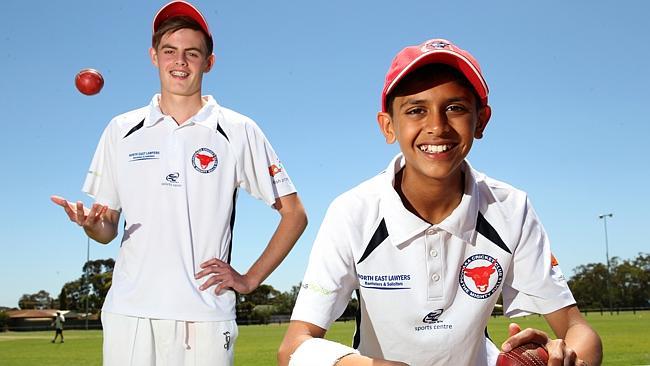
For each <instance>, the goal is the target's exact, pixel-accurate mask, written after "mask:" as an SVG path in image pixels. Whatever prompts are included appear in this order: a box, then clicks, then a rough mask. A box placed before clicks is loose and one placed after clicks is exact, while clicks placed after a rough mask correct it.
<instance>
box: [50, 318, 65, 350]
mask: <svg viewBox="0 0 650 366" xmlns="http://www.w3.org/2000/svg"><path fill="white" fill-rule="evenodd" d="M63 323H65V317H63V314H61V312H60V311H57V312H56V317H55V318H54V321H53V322H52V324H51V326H53V327H54V331H55V333H54V339H52V343H54V342H55V341H56V338H57V337H58V336H59V335H61V343H63Z"/></svg>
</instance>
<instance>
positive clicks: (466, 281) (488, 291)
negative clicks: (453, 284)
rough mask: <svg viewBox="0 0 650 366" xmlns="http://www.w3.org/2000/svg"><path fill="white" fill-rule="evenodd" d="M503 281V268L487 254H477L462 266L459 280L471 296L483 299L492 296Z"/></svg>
mask: <svg viewBox="0 0 650 366" xmlns="http://www.w3.org/2000/svg"><path fill="white" fill-rule="evenodd" d="M502 281H503V268H501V265H500V264H499V262H497V260H496V259H495V258H493V257H491V256H489V255H487V254H475V255H472V256H471V257H469V258H467V259H466V260H465V262H463V265H462V266H461V267H460V274H459V278H458V282H459V283H460V287H461V288H462V289H463V291H465V293H466V294H468V295H469V296H471V297H473V298H475V299H479V300H483V299H487V298H488V297H490V296H492V294H494V293H495V292H496V291H497V289H498V288H499V285H501V282H502Z"/></svg>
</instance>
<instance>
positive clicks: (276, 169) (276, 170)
mask: <svg viewBox="0 0 650 366" xmlns="http://www.w3.org/2000/svg"><path fill="white" fill-rule="evenodd" d="M278 173H282V164H280V163H278V164H277V165H276V164H272V165H271V166H270V167H269V174H270V175H271V177H275V175H276V174H278Z"/></svg>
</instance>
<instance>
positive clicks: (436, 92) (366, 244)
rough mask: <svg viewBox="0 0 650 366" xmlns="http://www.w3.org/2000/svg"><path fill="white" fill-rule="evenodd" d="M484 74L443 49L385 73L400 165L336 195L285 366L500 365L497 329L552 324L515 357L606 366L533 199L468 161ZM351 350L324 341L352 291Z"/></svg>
mask: <svg viewBox="0 0 650 366" xmlns="http://www.w3.org/2000/svg"><path fill="white" fill-rule="evenodd" d="M490 115H491V109H490V107H489V105H488V86H487V83H486V82H485V79H484V78H483V76H482V74H481V69H480V67H479V64H478V62H477V61H476V60H475V59H474V57H472V56H471V55H470V54H469V53H468V52H466V51H464V50H462V49H460V48H458V47H457V46H455V45H453V44H452V43H451V42H449V41H447V40H444V39H433V40H429V41H427V42H425V43H423V44H421V45H416V46H411V47H407V48H405V49H403V50H402V51H401V52H399V53H398V54H397V56H396V57H395V59H394V60H393V63H392V65H391V67H390V69H389V71H388V74H387V75H386V81H385V85H384V89H383V91H382V105H381V112H379V114H378V116H377V120H378V122H379V127H380V129H381V131H382V133H383V135H384V136H385V138H386V142H387V143H389V144H392V143H395V142H397V143H399V146H400V150H401V153H400V154H398V155H397V156H396V157H395V158H394V159H393V161H391V163H390V164H389V165H388V167H387V169H386V170H385V171H384V172H382V173H380V174H379V175H377V176H376V177H374V178H372V179H370V180H368V181H366V182H364V183H362V184H361V185H359V186H357V187H356V188H353V189H352V190H350V191H348V192H346V193H344V194H343V195H341V196H339V197H338V198H337V199H336V200H334V202H333V203H332V204H331V206H330V207H329V209H328V212H327V214H326V216H325V218H324V220H323V223H322V226H321V228H320V231H319V233H318V236H317V238H316V240H315V243H314V246H313V249H312V253H311V257H310V260H309V265H308V267H307V271H306V274H305V277H304V280H303V282H302V288H301V290H300V294H299V296H298V299H297V301H296V305H295V307H294V310H293V314H292V321H291V323H290V325H289V329H288V330H287V333H286V335H285V338H284V341H283V342H282V345H281V347H280V351H279V355H278V360H279V362H280V365H283V366H284V365H287V364H288V365H290V366H307V365H309V366H332V365H334V364H336V365H337V366H345V365H375V366H377V365H405V364H408V365H412V366H431V365H494V364H495V362H496V358H497V356H498V353H499V350H498V349H497V347H496V346H495V345H494V344H493V343H492V342H491V341H490V339H489V338H488V336H487V328H486V327H487V323H488V319H489V317H490V314H491V312H492V309H493V308H494V306H495V304H496V301H497V298H498V297H499V294H502V295H503V309H504V313H505V314H506V315H507V316H521V315H526V314H530V313H538V314H544V317H545V318H546V320H547V322H548V323H549V325H550V326H551V328H552V329H553V331H554V332H555V334H556V336H557V337H558V339H552V338H550V337H549V336H548V335H547V334H545V333H544V332H542V331H539V330H534V329H526V330H524V331H520V329H519V327H518V326H517V325H516V324H512V325H511V326H510V329H509V333H510V338H508V339H507V340H506V341H505V342H504V344H503V345H502V349H503V350H504V351H508V350H510V349H512V348H514V347H516V346H518V345H520V344H523V343H528V342H535V343H539V344H541V345H543V346H545V347H546V348H547V349H548V352H549V354H550V362H549V365H573V364H584V362H585V361H586V362H587V364H589V365H598V364H600V361H601V357H602V351H601V343H600V338H599V337H598V335H597V334H596V333H595V332H594V331H593V329H592V328H591V327H590V326H589V325H588V324H587V322H586V321H585V320H584V318H583V317H582V316H581V314H580V312H579V310H578V308H577V307H576V305H575V300H574V299H573V296H572V295H571V291H570V290H569V288H568V286H567V284H566V281H565V279H564V277H563V275H562V272H561V271H560V268H559V266H557V263H556V262H555V261H553V260H552V255H551V249H550V245H549V241H548V238H547V237H546V234H545V232H544V229H543V227H542V225H541V223H540V221H539V219H538V218H537V216H536V214H535V211H534V210H533V208H532V206H531V203H530V201H529V199H528V197H527V195H526V194H525V193H524V192H522V191H520V190H517V189H515V188H513V187H511V186H510V185H508V184H506V183H503V182H499V181H497V180H494V179H491V178H489V177H487V176H485V175H484V174H482V173H480V172H478V171H476V170H474V169H473V168H472V167H471V166H470V164H469V162H468V161H467V160H466V157H467V154H468V153H469V151H470V149H471V147H472V144H473V142H474V139H479V138H481V137H482V136H483V132H484V130H485V127H486V125H487V123H488V121H489V119H490ZM352 292H356V296H357V298H358V299H359V311H358V314H357V319H356V320H357V329H356V332H355V335H354V340H353V347H347V346H344V345H341V344H338V343H334V342H330V341H327V340H324V339H323V337H324V335H325V332H326V330H327V329H328V328H329V326H330V325H331V324H332V322H333V321H335V320H336V319H337V318H338V317H339V316H340V315H341V314H342V313H343V311H344V309H345V308H346V305H347V303H348V301H349V299H350V296H351V293H352Z"/></svg>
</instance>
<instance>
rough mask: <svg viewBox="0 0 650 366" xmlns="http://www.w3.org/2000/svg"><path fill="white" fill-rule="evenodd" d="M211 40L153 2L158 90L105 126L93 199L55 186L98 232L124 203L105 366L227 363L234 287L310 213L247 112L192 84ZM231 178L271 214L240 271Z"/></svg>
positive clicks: (248, 286)
mask: <svg viewBox="0 0 650 366" xmlns="http://www.w3.org/2000/svg"><path fill="white" fill-rule="evenodd" d="M212 49H213V40H212V35H211V33H210V30H209V28H208V25H207V22H206V21H205V18H204V17H203V15H202V14H201V13H200V12H199V11H198V10H197V9H196V8H195V7H194V6H192V5H191V4H189V3H187V2H184V1H172V2H171V3H169V4H167V5H165V6H164V7H163V8H161V9H160V11H159V12H158V13H157V14H156V16H155V18H154V22H153V36H152V47H151V49H150V50H149V54H150V57H151V62H152V63H153V65H154V66H155V67H156V68H157V69H158V74H159V77H160V94H156V95H154V97H153V98H152V99H151V102H150V104H149V105H148V106H146V107H143V108H140V109H137V110H134V111H130V112H127V113H124V114H122V115H119V116H117V117H115V118H114V119H113V120H112V121H111V122H110V123H109V125H108V127H107V128H106V129H105V131H104V133H103V135H102V137H101V139H100V142H99V144H98V146H97V150H96V152H95V156H94V158H93V160H92V163H91V166H90V169H89V173H88V175H87V177H86V181H85V183H84V187H83V190H84V192H86V193H88V194H89V195H90V196H91V197H93V198H94V199H95V203H94V204H93V206H92V207H91V208H90V209H89V210H88V209H86V208H85V207H83V204H82V202H77V203H76V204H73V203H71V202H68V201H66V200H65V199H64V198H61V197H56V196H53V197H52V200H53V201H54V202H55V203H56V204H58V205H60V206H61V207H63V209H64V210H65V212H66V214H67V215H68V217H69V218H70V220H72V221H73V222H75V223H77V224H78V225H80V226H82V227H83V229H84V230H85V232H86V234H87V235H88V236H89V237H90V238H92V239H93V240H95V241H98V242H101V243H108V242H110V241H111V240H113V239H114V238H115V237H116V235H117V226H118V221H119V218H120V215H121V214H124V218H125V224H124V236H123V238H122V242H121V245H120V252H119V256H118V258H117V261H116V264H115V269H114V272H113V278H112V286H111V288H110V291H109V292H108V295H107V297H106V300H105V302H104V305H103V308H102V325H103V331H104V338H103V339H104V346H103V359H104V361H103V364H104V365H105V366H106V365H115V366H123V365H212V366H214V365H232V363H233V355H234V344H235V341H236V339H237V333H238V331H237V325H236V323H235V291H237V292H239V293H244V294H246V293H250V292H251V291H253V290H254V289H255V288H257V287H258V285H259V284H260V283H262V281H264V279H265V278H266V277H267V276H268V275H269V274H270V273H271V272H272V271H273V270H274V269H275V268H276V267H277V266H278V265H279V264H280V262H281V261H282V260H283V259H284V257H285V256H286V255H287V253H288V252H289V251H290V250H291V248H292V247H293V245H294V244H295V242H296V240H297V239H298V237H299V236H300V235H301V233H302V232H303V230H304V228H305V225H306V223H307V219H306V215H305V211H304V209H303V206H302V204H301V202H300V199H299V198H298V195H297V193H296V190H295V188H294V186H293V184H292V182H291V179H290V178H289V176H288V175H287V172H286V170H284V168H283V167H282V165H281V163H280V160H279V158H278V157H277V155H276V154H275V152H274V150H273V148H272V147H271V145H270V143H269V142H268V141H267V139H266V137H265V136H264V134H263V133H262V131H261V130H260V129H259V127H258V126H257V125H256V124H255V122H254V121H252V120H251V119H250V118H248V117H246V116H243V115H241V114H239V113H237V112H235V111H232V110H230V109H227V108H224V107H221V106H220V105H219V104H217V102H216V101H215V100H214V98H212V96H209V95H206V96H203V95H202V94H201V87H202V81H203V75H204V74H205V73H207V72H209V71H210V70H211V69H212V67H213V65H214V54H213V53H212ZM272 167H276V168H275V169H273V170H272V169H271V168H272ZM277 167H282V168H280V169H277ZM240 188H243V189H245V190H246V191H248V192H249V193H250V194H251V195H252V196H254V197H256V198H259V199H261V200H263V201H264V202H265V203H266V204H268V205H269V206H271V207H273V208H274V209H275V210H277V211H278V213H279V214H280V222H279V223H278V226H277V229H276V231H275V233H274V234H273V236H272V237H271V239H270V241H269V242H268V244H267V246H266V248H265V249H264V251H263V253H262V254H261V255H260V256H259V258H258V259H257V260H256V261H255V263H254V264H253V265H252V266H251V267H250V269H248V271H247V272H245V273H242V274H240V273H239V272H238V271H237V270H235V269H234V268H233V267H231V266H230V259H231V249H232V234H233V226H234V219H235V203H236V199H237V194H238V190H239V189H240Z"/></svg>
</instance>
